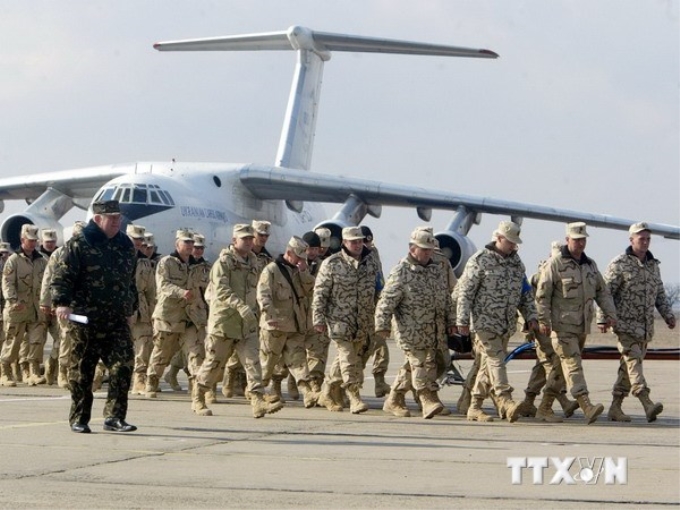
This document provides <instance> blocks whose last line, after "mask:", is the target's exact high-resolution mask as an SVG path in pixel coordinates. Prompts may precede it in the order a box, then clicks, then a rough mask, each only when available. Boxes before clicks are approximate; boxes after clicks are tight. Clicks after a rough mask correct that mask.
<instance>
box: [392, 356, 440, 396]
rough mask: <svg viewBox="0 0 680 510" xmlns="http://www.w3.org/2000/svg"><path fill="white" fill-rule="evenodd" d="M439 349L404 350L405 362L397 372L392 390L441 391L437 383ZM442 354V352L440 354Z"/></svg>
mask: <svg viewBox="0 0 680 510" xmlns="http://www.w3.org/2000/svg"><path fill="white" fill-rule="evenodd" d="M438 351H439V349H417V350H409V351H404V357H405V360H404V364H403V365H402V366H401V368H400V369H399V372H397V378H396V379H395V381H394V383H392V390H393V391H399V392H407V391H410V390H411V389H413V390H415V391H422V390H432V391H439V385H438V384H437V357H438ZM439 356H440V354H439Z"/></svg>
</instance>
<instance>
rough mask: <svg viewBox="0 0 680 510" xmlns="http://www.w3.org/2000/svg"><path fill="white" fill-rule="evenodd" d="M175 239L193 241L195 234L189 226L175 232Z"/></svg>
mask: <svg viewBox="0 0 680 510" xmlns="http://www.w3.org/2000/svg"><path fill="white" fill-rule="evenodd" d="M175 239H177V240H178V241H193V240H194V234H192V233H191V230H189V229H188V228H180V229H179V230H178V231H177V232H175Z"/></svg>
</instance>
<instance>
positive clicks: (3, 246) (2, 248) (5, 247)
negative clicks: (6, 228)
mask: <svg viewBox="0 0 680 510" xmlns="http://www.w3.org/2000/svg"><path fill="white" fill-rule="evenodd" d="M0 253H9V243H5V242H1V243H0Z"/></svg>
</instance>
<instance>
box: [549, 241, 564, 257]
mask: <svg viewBox="0 0 680 510" xmlns="http://www.w3.org/2000/svg"><path fill="white" fill-rule="evenodd" d="M561 249H562V243H561V242H560V241H553V242H552V243H550V255H551V256H552V257H554V256H556V255H559V254H560V250H561Z"/></svg>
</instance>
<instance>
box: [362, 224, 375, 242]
mask: <svg viewBox="0 0 680 510" xmlns="http://www.w3.org/2000/svg"><path fill="white" fill-rule="evenodd" d="M359 228H360V229H361V233H362V234H363V235H364V238H365V239H366V241H368V242H371V241H373V232H371V229H370V228H368V227H367V226H366V225H361V226H360V227H359Z"/></svg>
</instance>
